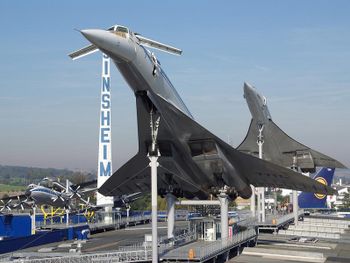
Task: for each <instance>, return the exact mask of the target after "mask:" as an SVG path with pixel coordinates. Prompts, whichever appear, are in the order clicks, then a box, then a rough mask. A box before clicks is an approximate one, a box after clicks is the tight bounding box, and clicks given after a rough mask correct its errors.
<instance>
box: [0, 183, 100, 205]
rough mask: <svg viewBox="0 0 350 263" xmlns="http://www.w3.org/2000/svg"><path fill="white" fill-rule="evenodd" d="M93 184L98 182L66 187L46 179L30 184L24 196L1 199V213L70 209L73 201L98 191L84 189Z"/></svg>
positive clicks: (68, 184)
mask: <svg viewBox="0 0 350 263" xmlns="http://www.w3.org/2000/svg"><path fill="white" fill-rule="evenodd" d="M92 184H96V180H92V181H89V182H85V183H82V184H78V185H73V184H70V183H67V185H66V186H64V185H62V184H60V183H59V182H55V181H52V180H50V179H48V178H44V179H43V180H42V181H41V182H40V183H39V184H29V185H28V186H27V188H26V190H25V193H24V194H22V195H18V196H10V197H6V198H3V199H1V201H0V202H1V203H0V212H4V211H6V210H9V211H11V209H13V208H21V209H22V210H23V209H24V207H25V206H26V207H32V206H33V205H37V206H41V205H48V206H53V207H60V208H68V207H70V205H71V201H72V199H74V198H78V199H82V195H83V194H85V193H87V192H91V191H96V188H93V189H84V190H83V188H84V187H86V186H89V185H92Z"/></svg>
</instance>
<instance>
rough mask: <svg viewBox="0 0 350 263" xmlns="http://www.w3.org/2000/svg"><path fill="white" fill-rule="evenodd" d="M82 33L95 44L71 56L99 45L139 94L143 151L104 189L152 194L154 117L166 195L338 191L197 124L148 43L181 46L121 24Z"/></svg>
mask: <svg viewBox="0 0 350 263" xmlns="http://www.w3.org/2000/svg"><path fill="white" fill-rule="evenodd" d="M81 33H82V34H83V36H84V37H85V38H86V39H87V40H88V41H90V42H91V43H92V45H90V46H87V47H85V48H83V49H80V50H78V51H76V52H73V53H71V54H70V57H71V58H73V59H75V58H78V57H82V56H84V55H87V54H90V53H92V52H94V51H96V50H97V49H99V50H101V51H102V52H103V53H105V54H106V55H108V56H109V57H110V58H111V59H113V61H114V63H115V65H116V67H117V68H118V69H119V71H120V73H121V74H122V76H123V77H124V78H125V80H126V82H127V83H128V84H129V86H130V88H131V89H132V91H133V92H134V94H135V97H136V106H137V123H138V139H139V151H138V153H137V154H136V155H135V156H134V157H133V158H131V159H130V160H129V161H128V162H127V163H126V164H124V165H123V166H122V167H121V168H120V169H118V170H117V171H116V172H115V173H114V174H113V175H112V176H111V177H110V178H109V179H108V180H107V181H106V183H104V184H103V185H102V186H101V187H100V189H99V192H100V193H101V194H103V195H122V194H130V193H135V192H149V191H150V189H151V182H150V181H151V180H150V168H149V159H148V157H147V155H148V153H149V152H150V146H151V145H152V140H151V138H152V137H151V135H152V134H151V129H150V122H151V123H153V124H154V125H155V126H158V125H159V126H158V128H159V129H158V135H157V145H158V148H159V152H160V155H161V157H160V158H159V160H158V161H159V167H158V192H159V194H160V195H164V194H165V193H166V192H171V193H172V194H173V195H175V196H177V197H179V196H184V197H186V198H199V199H207V198H208V197H209V195H210V194H218V192H219V191H220V190H225V192H226V193H227V195H228V196H229V197H231V198H232V199H235V198H236V197H237V196H238V195H239V196H241V197H243V198H249V197H250V196H251V193H252V191H251V187H250V184H253V185H254V186H258V187H280V188H289V189H296V190H300V191H307V192H317V193H320V194H333V193H334V192H335V190H334V189H332V188H331V187H329V186H325V185H322V184H320V183H318V182H316V181H315V180H312V179H310V178H307V177H305V176H303V175H301V174H299V173H297V172H294V171H292V170H290V169H287V168H284V167H281V166H278V165H276V164H273V163H271V162H268V161H265V160H260V159H258V158H256V157H254V156H251V155H249V154H245V153H242V152H240V151H238V150H236V149H234V148H232V147H231V146H230V145H228V144H227V143H225V142H224V141H223V140H221V139H220V138H218V137H217V136H215V135H214V134H212V133H211V132H209V131H208V130H206V129H205V128H204V127H202V126H201V125H200V124H199V123H197V122H196V121H195V120H194V119H193V117H192V115H191V113H190V112H189V110H188V109H187V107H186V105H185V104H184V102H183V101H182V99H181V98H180V96H179V95H178V93H177V91H176V90H175V88H174V87H173V85H172V84H171V82H170V80H169V79H168V77H167V76H166V74H165V73H164V71H163V70H162V68H161V66H160V63H159V61H158V60H157V58H156V57H155V55H154V54H153V53H152V52H151V51H149V50H148V49H146V47H151V48H156V49H160V50H162V51H166V52H169V53H173V54H177V55H180V54H181V50H180V49H177V48H175V47H172V46H168V45H164V44H162V43H160V42H157V41H154V40H151V39H149V38H145V37H143V36H141V35H139V34H136V33H133V32H132V31H130V30H129V29H128V28H127V27H125V26H119V25H116V26H113V27H111V28H110V29H109V30H99V29H89V30H82V31H81ZM154 120H156V121H155V122H154ZM153 135H154V134H153Z"/></svg>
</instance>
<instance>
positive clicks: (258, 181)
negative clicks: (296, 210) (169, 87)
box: [148, 92, 336, 194]
mask: <svg viewBox="0 0 350 263" xmlns="http://www.w3.org/2000/svg"><path fill="white" fill-rule="evenodd" d="M148 96H149V97H150V99H151V101H152V102H153V103H154V104H155V105H156V107H157V109H159V111H160V112H161V114H162V121H163V122H166V123H167V126H168V127H171V130H173V131H174V132H175V133H176V134H178V137H179V138H180V140H185V141H190V140H195V139H203V138H206V139H209V138H210V139H213V140H214V141H215V142H216V143H217V144H218V145H219V147H220V148H221V150H222V151H223V152H224V154H225V156H226V158H227V159H228V160H229V161H230V162H231V164H232V165H233V167H234V168H235V170H236V171H237V172H238V174H239V175H240V176H242V177H243V179H244V180H245V181H246V182H247V183H248V184H252V185H254V186H258V187H278V188H287V189H295V190H299V191H305V192H316V193H320V194H321V193H323V194H334V193H336V191H335V190H334V189H333V188H331V187H329V186H325V185H323V184H321V183H319V182H317V181H315V180H313V179H311V178H309V177H306V176H304V175H302V174H300V173H297V172H295V171H292V170H290V169H287V168H284V167H281V166H278V165H276V164H273V163H271V162H268V161H265V160H261V159H258V158H256V157H254V156H251V155H248V154H245V153H242V152H240V151H238V150H236V149H234V148H233V147H231V146H230V145H228V144H227V143H225V142H224V141H222V140H221V139H220V138H218V137H217V136H215V135H214V134H212V133H211V132H209V131H208V130H206V129H205V128H204V127H202V126H201V125H200V124H198V123H197V122H196V121H194V120H193V119H191V118H189V117H188V116H187V115H185V114H184V113H182V112H181V111H180V110H179V109H177V108H176V107H175V106H173V105H172V104H170V103H168V102H167V101H166V100H165V99H163V98H162V97H160V96H158V95H156V94H152V93H150V92H149V93H148ZM232 176H233V175H232Z"/></svg>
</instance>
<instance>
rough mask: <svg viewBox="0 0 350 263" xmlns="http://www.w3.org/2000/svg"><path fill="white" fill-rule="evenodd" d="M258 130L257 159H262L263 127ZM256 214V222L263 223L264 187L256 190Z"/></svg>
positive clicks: (260, 126)
mask: <svg viewBox="0 0 350 263" xmlns="http://www.w3.org/2000/svg"><path fill="white" fill-rule="evenodd" d="M258 128H259V135H258V140H257V144H258V146H259V158H260V159H263V144H264V136H263V130H264V125H259V127H258ZM257 214H258V221H259V222H265V188H264V187H259V188H258V213H257Z"/></svg>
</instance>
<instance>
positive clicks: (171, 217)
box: [166, 192, 176, 238]
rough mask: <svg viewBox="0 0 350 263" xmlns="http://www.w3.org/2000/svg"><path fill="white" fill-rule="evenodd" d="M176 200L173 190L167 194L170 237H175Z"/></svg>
mask: <svg viewBox="0 0 350 263" xmlns="http://www.w3.org/2000/svg"><path fill="white" fill-rule="evenodd" d="M175 201H176V197H175V196H174V195H173V194H172V193H171V192H169V193H167V194H166V203H167V219H168V238H172V237H174V227H175Z"/></svg>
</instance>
